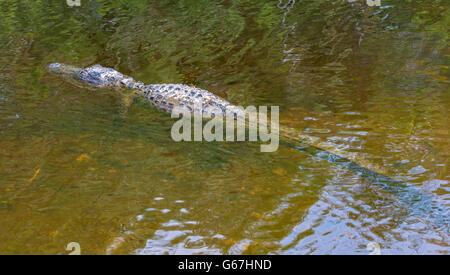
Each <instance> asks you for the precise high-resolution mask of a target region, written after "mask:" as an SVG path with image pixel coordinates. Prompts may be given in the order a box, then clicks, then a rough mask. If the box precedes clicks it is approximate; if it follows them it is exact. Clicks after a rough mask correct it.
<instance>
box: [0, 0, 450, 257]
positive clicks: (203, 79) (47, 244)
mask: <svg viewBox="0 0 450 275" xmlns="http://www.w3.org/2000/svg"><path fill="white" fill-rule="evenodd" d="M353 2H354V3H352V4H350V3H348V2H347V1H334V0H329V1H325V0H322V1H300V0H297V1H294V0H290V1H280V2H278V1H269V0H267V1H234V0H228V1H225V0H224V1H198V0H191V1H188V0H183V1H180V0H178V1H168V0H167V1H137V0H135V1H132V0H130V1H113V0H109V1H106V0H105V1H100V0H97V1H94V0H90V1H87V0H86V1H84V0H82V1H81V6H80V7H73V8H70V7H68V6H67V5H66V3H65V1H56V0H53V1H51V0H48V1H44V0H42V1H17V0H14V1H9V0H3V1H1V5H0V6H1V8H0V26H2V27H1V28H0V253H2V254H15V253H22V254H37V253H43V254H58V253H59V254H67V253H68V252H67V251H65V247H66V245H67V244H68V243H70V242H78V243H79V244H80V246H81V253H82V254H104V253H111V254H136V253H138V254H141V253H142V254H198V253H200V254H202V253H203V254H267V253H270V254H325V253H336V254H338V253H339V254H354V253H356V254H368V253H369V251H367V250H366V247H367V244H369V243H370V242H378V243H379V244H380V247H381V252H382V253H383V254H405V253H407V254H416V253H418V254H425V253H439V254H448V253H449V252H450V241H449V235H448V230H449V228H448V223H445V222H444V223H439V222H436V217H434V216H433V213H434V212H435V211H434V209H435V208H436V207H439V208H440V209H441V210H443V211H444V212H442V211H441V212H439V213H440V215H441V218H444V219H448V209H449V208H450V182H449V181H450V175H449V174H448V171H447V167H448V164H449V144H448V141H449V137H450V134H449V120H448V117H449V114H448V110H449V108H450V93H449V85H448V84H449V80H448V76H449V68H448V66H449V62H448V57H449V54H450V52H449V48H448V43H447V41H448V20H449V18H450V9H449V5H448V1H445V0H442V1H439V0H435V1H433V0H428V1H425V0H423V1H419V0H418V1H413V2H412V3H409V1H382V3H383V6H382V7H380V8H378V7H368V6H367V5H366V4H365V3H364V1H353ZM51 62H65V63H69V64H74V65H78V66H88V65H92V64H95V63H99V64H102V65H104V66H110V67H114V68H116V69H118V70H119V71H121V72H123V73H126V74H129V75H131V76H133V77H134V78H135V79H139V80H141V81H143V82H145V83H148V84H149V83H186V84H195V85H197V86H199V87H201V88H204V89H208V90H210V91H213V92H215V93H216V94H218V95H220V96H222V97H224V98H226V99H227V100H229V101H230V102H232V103H235V104H237V105H244V106H245V105H256V106H258V105H278V106H280V112H281V113H280V119H281V124H282V125H286V126H290V127H293V128H295V129H298V130H299V131H303V132H305V133H308V134H310V135H313V136H316V137H319V138H321V139H323V140H324V141H328V142H332V143H334V144H336V147H339V148H341V149H342V150H347V151H350V152H359V153H360V154H362V155H364V157H365V158H366V159H368V160H370V161H371V162H373V163H374V164H378V165H380V166H381V167H383V169H384V170H385V171H386V173H385V175H386V176H389V177H391V178H393V179H395V180H398V181H404V182H408V183H409V185H410V186H411V188H414V190H418V192H419V193H420V194H421V196H424V197H427V198H429V200H424V201H429V202H433V205H432V207H429V208H426V207H425V208H426V209H428V210H427V211H429V215H427V212H423V211H422V212H421V214H417V211H416V210H417V209H414V207H411V206H410V205H408V204H405V203H404V201H402V200H401V197H400V198H399V196H398V195H395V194H393V193H392V192H387V191H386V190H383V189H382V188H380V187H379V185H377V184H376V182H374V181H373V180H370V178H364V177H361V176H360V175H359V174H358V173H355V172H354V171H350V170H348V169H346V168H345V167H342V166H339V165H336V164H333V163H330V162H327V161H325V160H323V159H321V158H320V157H318V156H317V155H311V154H308V153H307V152H303V151H301V150H296V149H293V148H289V147H285V146H281V147H280V149H279V150H278V151H277V152H275V153H261V152H260V150H259V144H257V143H207V142H203V143H197V142H195V143H175V142H173V141H172V140H171V138H170V129H171V126H172V124H173V121H172V120H171V119H170V116H168V115H166V114H163V113H161V112H158V111H155V110H154V109H152V108H151V107H150V106H148V105H146V104H143V103H142V102H138V103H137V104H134V105H133V106H132V107H131V108H130V110H129V111H128V113H127V115H126V117H125V118H119V117H118V109H119V105H120V99H119V98H118V97H117V95H115V94H114V93H111V92H109V91H87V90H81V89H79V88H76V87H73V86H71V85H70V84H67V83H65V82H63V81H62V80H61V79H57V78H55V77H53V76H51V75H49V74H48V73H46V71H45V69H44V68H45V66H46V65H48V64H49V63H51ZM406 195H408V194H406ZM424 213H425V214H424Z"/></svg>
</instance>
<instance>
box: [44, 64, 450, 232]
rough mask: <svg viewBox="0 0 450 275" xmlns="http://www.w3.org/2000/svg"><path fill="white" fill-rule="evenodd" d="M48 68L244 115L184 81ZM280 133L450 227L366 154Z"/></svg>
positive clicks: (155, 100)
mask: <svg viewBox="0 0 450 275" xmlns="http://www.w3.org/2000/svg"><path fill="white" fill-rule="evenodd" d="M47 69H48V71H49V72H51V73H53V74H56V75H59V76H62V77H63V78H64V79H65V80H67V81H69V82H71V83H73V84H74V85H77V86H81V87H83V88H90V89H92V88H109V89H118V90H123V89H130V90H133V91H134V92H135V93H136V94H138V95H139V96H141V97H144V98H145V99H146V100H148V101H149V102H151V104H152V105H154V106H155V107H156V108H158V109H159V110H162V111H164V112H171V111H172V110H173V108H175V107H182V108H184V109H185V110H186V109H187V110H189V111H191V112H192V113H194V112H196V111H198V110H196V109H195V108H196V107H198V106H200V107H201V108H202V110H201V111H202V112H203V114H206V115H208V116H211V117H214V116H225V115H226V112H227V111H228V112H229V111H231V112H233V113H234V114H235V115H236V116H240V115H244V116H245V112H244V111H243V109H242V108H239V107H237V106H235V105H233V104H231V103H229V102H228V101H226V100H224V99H222V98H220V97H218V96H217V95H214V94H213V93H211V92H208V91H206V90H203V89H199V88H196V87H191V86H187V85H182V84H154V85H144V84H143V83H142V82H139V81H135V80H134V79H133V78H132V77H129V76H126V75H123V74H121V73H120V72H118V71H116V70H114V69H111V68H105V67H102V66H100V65H94V66H91V67H88V68H84V69H82V68H77V67H73V66H70V65H65V64H60V63H53V64H51V65H49V66H48V67H47ZM210 110H212V111H210ZM279 134H280V141H281V142H282V144H285V145H288V146H291V147H294V148H296V149H299V150H302V151H305V152H308V153H310V154H313V155H315V156H318V157H320V158H322V159H325V160H327V161H329V162H331V163H333V164H338V165H341V166H344V167H345V168H347V169H348V170H351V171H353V172H355V173H357V174H358V175H360V176H362V177H364V178H366V179H368V180H369V181H371V182H372V183H374V184H375V185H377V186H378V187H380V188H382V189H383V190H385V191H388V192H390V193H392V194H393V195H395V196H396V197H397V198H399V199H400V201H402V202H403V203H405V204H406V205H407V207H408V208H410V209H411V210H412V212H413V213H415V214H419V215H420V216H422V217H424V216H425V217H430V216H432V217H434V218H435V220H437V221H438V223H439V224H440V225H445V226H446V227H447V228H448V224H449V218H448V211H447V210H445V208H443V207H441V206H440V205H439V204H437V203H436V202H434V201H433V200H432V199H431V197H430V196H429V195H428V194H425V193H424V192H422V191H421V190H420V189H419V188H416V187H414V186H412V185H411V184H409V183H406V182H399V181H397V180H395V179H392V178H390V177H387V176H385V175H383V174H385V171H383V169H382V168H381V167H379V166H378V165H374V164H372V163H371V162H370V161H368V160H367V159H365V158H364V157H363V156H361V155H359V154H357V153H350V152H345V151H342V150H339V149H337V148H336V147H335V146H334V145H333V144H331V143H328V142H323V141H321V140H320V139H319V138H316V137H311V136H308V135H305V134H303V133H301V132H299V131H298V130H296V129H292V128H286V127H282V126H280V127H279Z"/></svg>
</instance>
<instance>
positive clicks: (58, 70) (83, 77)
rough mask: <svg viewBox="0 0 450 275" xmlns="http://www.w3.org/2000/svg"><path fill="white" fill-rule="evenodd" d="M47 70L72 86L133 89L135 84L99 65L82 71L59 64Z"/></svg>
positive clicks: (131, 79) (51, 65)
mask: <svg viewBox="0 0 450 275" xmlns="http://www.w3.org/2000/svg"><path fill="white" fill-rule="evenodd" d="M47 70H48V71H49V72H50V73H52V74H54V75H57V76H60V77H63V78H64V79H65V80H67V81H69V82H71V83H72V84H75V85H77V86H83V87H86V86H90V87H96V88H104V87H107V88H124V87H127V88H134V87H135V86H136V84H137V83H136V82H135V81H134V80H133V78H131V77H128V76H125V75H123V74H121V73H119V72H118V71H116V70H114V69H111V68H106V67H103V66H100V65H94V66H91V67H87V68H85V69H82V68H79V67H75V66H71V65H66V64H61V63H52V64H50V65H49V66H48V67H47Z"/></svg>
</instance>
